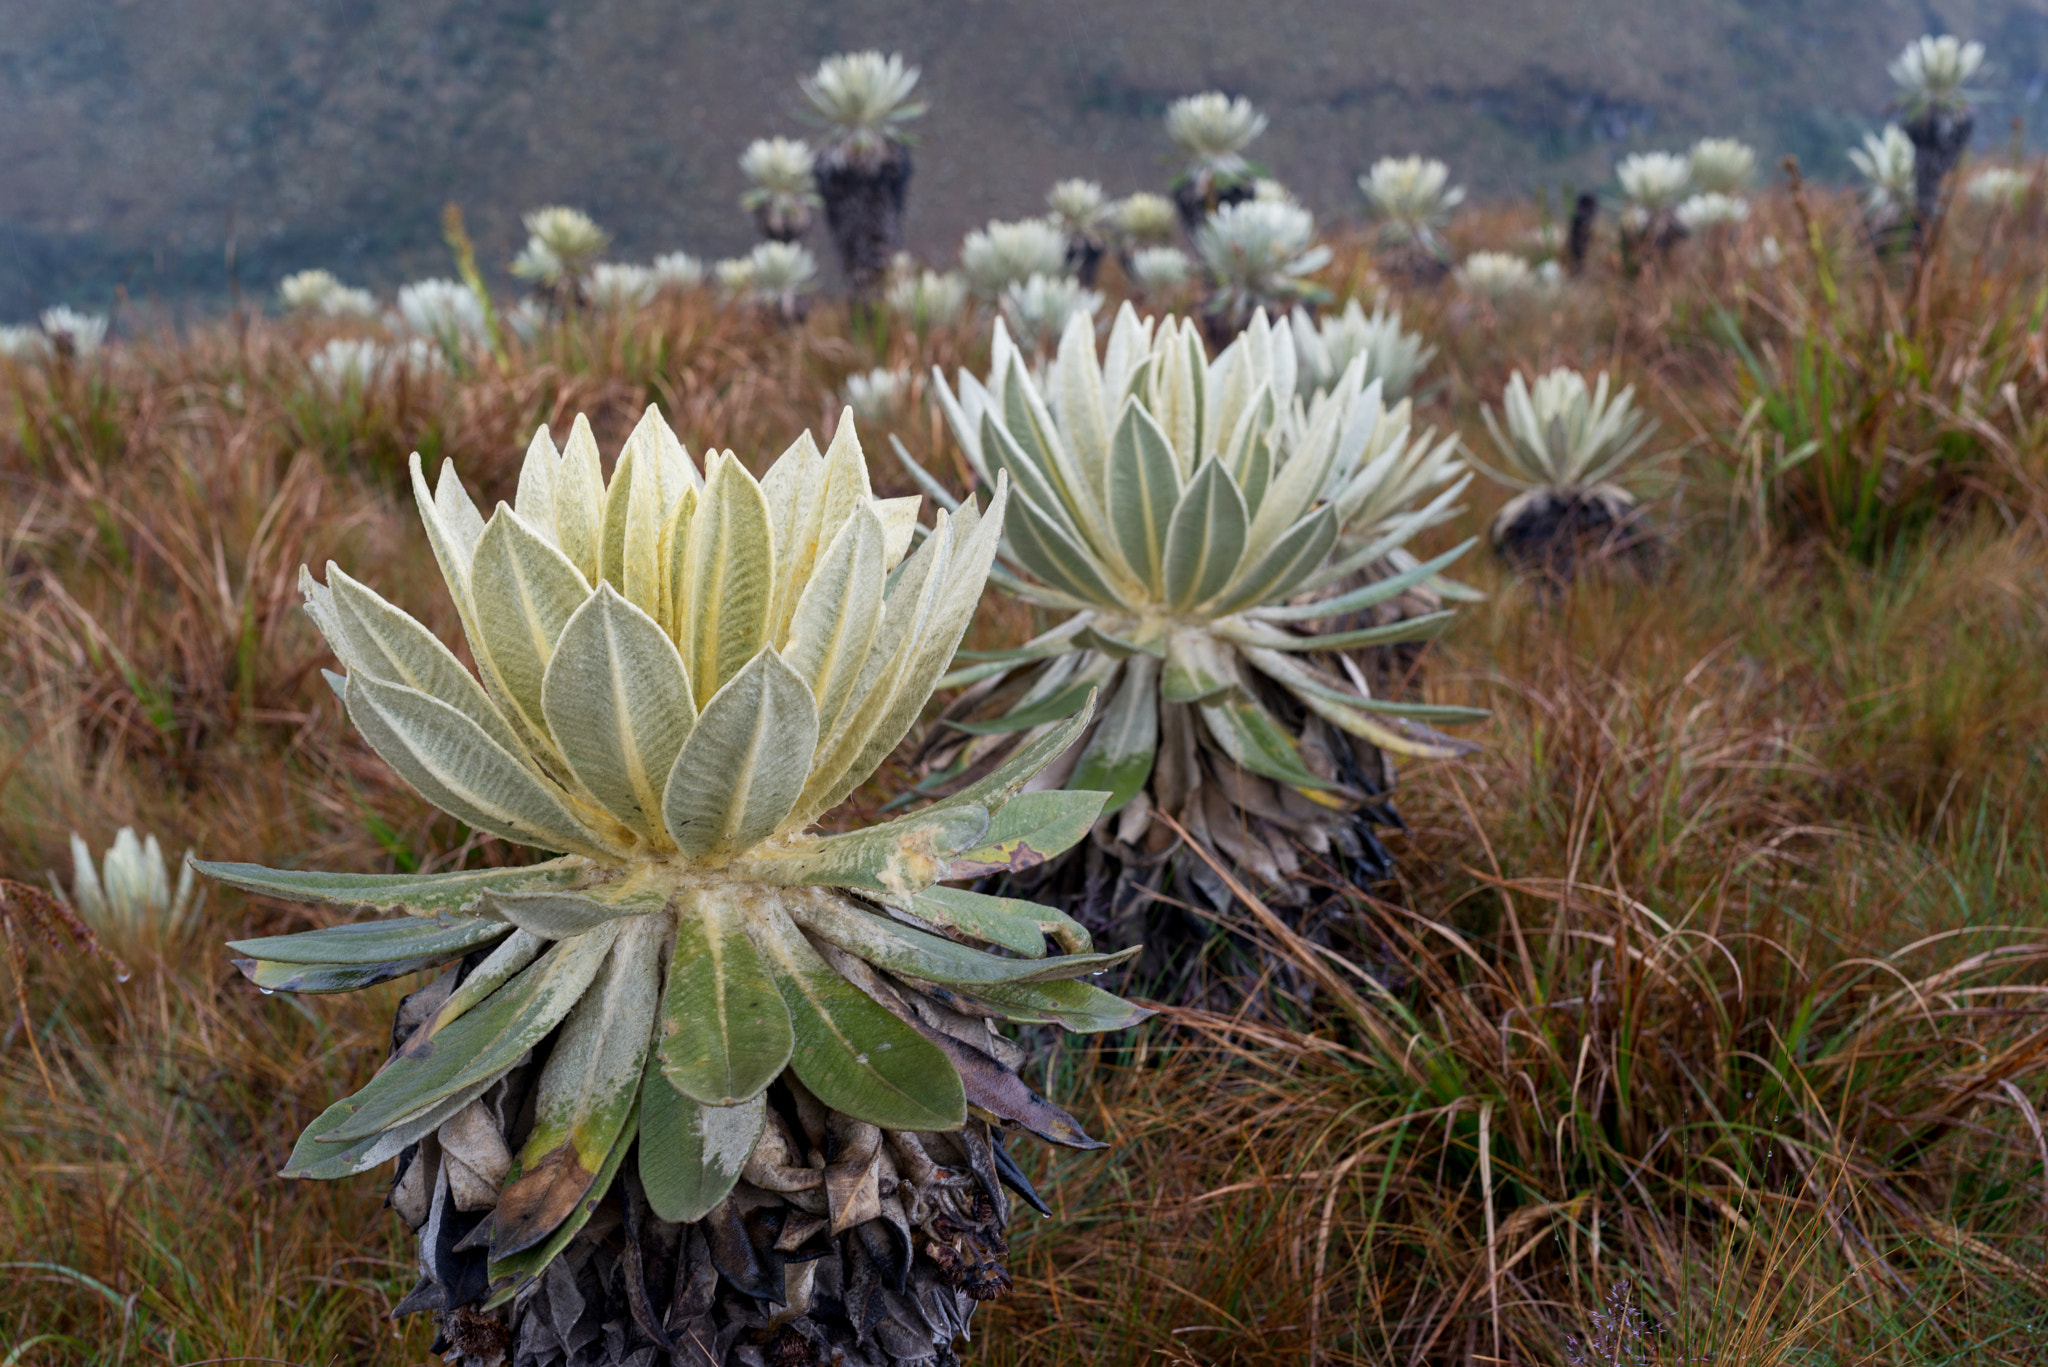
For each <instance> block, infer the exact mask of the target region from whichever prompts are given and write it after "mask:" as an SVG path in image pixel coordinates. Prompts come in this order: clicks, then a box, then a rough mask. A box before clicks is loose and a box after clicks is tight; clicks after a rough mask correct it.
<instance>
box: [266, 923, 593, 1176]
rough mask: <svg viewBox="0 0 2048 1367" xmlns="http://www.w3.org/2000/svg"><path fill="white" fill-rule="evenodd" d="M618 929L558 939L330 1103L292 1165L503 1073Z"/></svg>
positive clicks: (566, 1002)
mask: <svg viewBox="0 0 2048 1367" xmlns="http://www.w3.org/2000/svg"><path fill="white" fill-rule="evenodd" d="M617 935H618V929H617V926H616V923H614V924H613V925H607V926H600V927H598V928H597V929H596V930H593V931H591V932H589V933H588V934H586V935H582V936H579V937H578V938H576V939H574V940H564V941H561V942H560V943H558V944H557V945H556V946H555V947H554V948H553V949H551V950H549V951H548V952H547V953H546V954H544V955H543V956H541V958H540V959H539V960H538V961H536V962H535V963H534V964H533V965H532V966H531V967H530V968H528V969H526V970H525V971H524V972H522V973H520V974H519V975H518V976H517V977H515V978H513V979H512V980H511V981H510V982H508V983H506V984H505V986H504V987H502V988H500V989H499V990H498V991H497V992H495V993H493V994H492V996H491V997H490V999H489V1000H488V1001H486V1002H484V1003H483V1004H481V1005H479V1006H477V1007H475V1008H473V1009H471V1010H470V1011H469V1012H467V1013H466V1014H464V1015H463V1016H462V1017H461V1018H460V1019H458V1020H457V1021H455V1022H454V1023H453V1024H451V1025H449V1026H448V1027H447V1028H446V1029H443V1030H440V1031H437V1032H436V1033H435V1034H434V1035H433V1036H432V1038H431V1044H432V1047H431V1048H429V1049H426V1050H424V1051H422V1052H419V1053H416V1054H415V1053H407V1052H403V1051H401V1053H400V1054H399V1056H398V1057H396V1058H394V1059H392V1060H391V1061H390V1062H389V1063H386V1064H385V1065H384V1067H383V1069H382V1070H381V1071H380V1072H379V1073H378V1074H377V1075H376V1076H375V1077H373V1078H371V1079H370V1080H369V1082H368V1083H367V1084H365V1085H364V1087H363V1089H362V1090H361V1091H359V1092H357V1093H356V1094H355V1095H354V1096H352V1097H350V1098H348V1099H347V1100H346V1101H341V1102H337V1103H336V1104H335V1105H333V1106H330V1107H329V1108H328V1109H327V1110H326V1111H325V1112H324V1113H322V1115H321V1116H320V1119H319V1120H317V1121H315V1122H314V1123H313V1125H312V1127H310V1128H309V1129H308V1130H307V1131H306V1132H305V1134H303V1135H301V1136H300V1137H299V1143H298V1147H297V1148H295V1149H294V1150H293V1151H292V1152H293V1162H294V1164H296V1163H297V1161H298V1157H299V1155H300V1154H301V1153H303V1154H304V1155H305V1156H306V1157H307V1158H308V1159H309V1160H310V1159H313V1158H317V1157H319V1156H320V1151H321V1149H322V1148H323V1147H324V1146H326V1145H328V1144H343V1143H347V1142H348V1141H350V1140H353V1139H361V1138H363V1137H364V1136H365V1135H370V1134H375V1133H377V1132H378V1131H379V1130H382V1129H386V1128H388V1127H390V1126H392V1125H395V1124H399V1123H401V1122H403V1121H405V1120H408V1119H411V1118H412V1117H413V1116H416V1115H418V1114H420V1113H421V1112H423V1111H425V1110H428V1109H429V1108H431V1107H433V1106H435V1105H437V1104H439V1103H440V1102H441V1101H443V1100H445V1099H446V1098H448V1097H450V1096H452V1095H454V1094H455V1093H456V1092H459V1091H461V1090H462V1089H464V1088H466V1087H470V1086H473V1085H475V1084H476V1083H478V1082H481V1081H486V1080H488V1079H491V1078H496V1077H501V1076H503V1075H504V1073H505V1072H506V1070H507V1069H509V1068H511V1067H512V1065H513V1064H515V1063H517V1062H518V1061H519V1057H520V1055H522V1054H524V1053H525V1052H526V1051H527V1050H528V1049H530V1048H532V1047H533V1046H534V1045H535V1044H536V1043H538V1042H539V1041H540V1039H541V1037H542V1036H544V1035H546V1034H547V1032H548V1031H550V1030H552V1029H554V1028H555V1026H556V1025H558V1024H560V1022H561V1020H562V1018H563V1017H564V1016H566V1015H568V1014H569V1011H570V1008H572V1007H574V1006H575V1005H576V1003H577V1001H578V1000H580V999H581V998H582V996H583V993H584V991H585V990H586V989H587V988H588V987H589V986H590V983H591V980H592V979H594V978H595V977H596V976H597V972H598V969H599V968H601V967H602V966H603V964H604V961H605V956H606V955H607V954H608V953H609V952H610V951H611V947H612V941H613V940H614V939H616V938H617ZM330 1117H332V1120H331V1122H330Z"/></svg>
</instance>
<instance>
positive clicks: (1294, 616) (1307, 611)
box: [1246, 536, 1479, 622]
mask: <svg viewBox="0 0 2048 1367" xmlns="http://www.w3.org/2000/svg"><path fill="white" fill-rule="evenodd" d="M1478 543H1479V538H1478V537H1476V536H1475V537H1471V538H1469V539H1467V540H1465V541H1462V542H1460V543H1459V544H1458V545H1456V546H1454V547H1452V548H1451V549H1450V550H1448V551H1446V552H1444V553H1443V554H1442V555H1440V556H1438V557H1437V558H1436V559H1434V560H1431V561H1427V562H1425V563H1423V564H1420V565H1417V566H1416V567H1415V568H1414V569H1412V570H1403V571H1402V572H1401V573H1399V574H1396V575H1393V576H1391V577H1389V578H1386V579H1381V580H1378V581H1377V582H1375V583H1371V584H1367V585H1365V586H1364V587H1362V588H1356V589H1353V590H1351V591H1350V592H1349V593H1340V594H1338V595H1337V596H1336V597H1335V598H1324V599H1320V600H1318V601H1317V602H1313V603H1303V604H1300V605H1299V606H1296V607H1257V608H1248V609H1246V615H1248V616H1250V617H1254V618H1256V619H1257V620H1259V621H1261V622H1308V621H1313V620H1315V619H1316V618H1319V617H1341V616H1343V615H1344V614H1345V613H1350V612H1358V611H1360V610H1361V609H1364V608H1369V607H1373V606H1374V605H1376V604H1379V603H1384V602H1386V601H1387V600H1388V599H1389V598H1396V597H1399V596H1400V595H1401V594H1403V593H1406V592H1407V591H1408V590H1409V589H1412V588H1414V587H1415V586H1416V585H1417V584H1421V583H1424V582H1426V581H1427V580H1429V579H1432V578H1434V577H1435V576H1436V575H1438V574H1440V573H1441V572H1443V571H1444V570H1445V569H1447V568H1448V567H1449V566H1450V564H1451V562H1452V561H1454V560H1456V559H1457V558H1458V557H1459V556H1461V555H1463V554H1464V553H1465V552H1466V551H1469V550H1471V549H1472V547H1473V546H1475V545H1477V544H1478Z"/></svg>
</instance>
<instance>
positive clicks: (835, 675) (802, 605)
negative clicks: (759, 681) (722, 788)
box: [782, 503, 883, 735]
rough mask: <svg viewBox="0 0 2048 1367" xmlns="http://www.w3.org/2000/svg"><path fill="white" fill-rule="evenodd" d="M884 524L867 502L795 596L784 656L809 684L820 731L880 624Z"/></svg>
mask: <svg viewBox="0 0 2048 1367" xmlns="http://www.w3.org/2000/svg"><path fill="white" fill-rule="evenodd" d="M882 540H883V537H882V523H881V520H880V519H879V518H878V517H876V515H875V512H874V509H873V508H871V507H869V506H868V505H867V504H865V503H863V504H860V505H858V506H856V507H855V508H854V510H853V513H852V514H851V515H850V516H849V517H848V518H847V519H846V522H845V524H844V525H842V526H841V527H840V529H839V532H838V535H836V536H834V537H833V538H832V544H831V545H829V546H827V547H826V548H825V554H824V556H823V557H822V558H821V559H820V560H819V561H818V565H817V568H816V569H815V570H814V571H813V572H812V575H811V580H810V582H809V583H808V584H806V585H805V586H804V591H803V595H802V596H801V597H800V598H798V599H797V604H796V612H795V615H794V616H793V617H791V619H790V624H789V638H788V639H789V644H788V645H787V646H786V647H784V649H783V652H782V657H783V658H784V659H785V660H787V661H789V666H790V668H792V669H794V670H795V671H796V672H797V673H798V674H799V675H801V676H802V677H803V680H804V682H805V683H807V684H809V685H810V687H811V696H812V697H814V698H815V699H817V703H818V731H819V733H820V734H821V735H829V734H831V733H832V731H833V728H834V727H835V726H836V725H837V723H838V720H839V714H840V712H841V711H842V710H844V708H845V707H846V705H847V702H848V701H849V698H850V695H851V694H852V692H853V688H854V684H855V683H856V682H857V681H858V680H859V678H860V674H861V669H862V666H864V665H865V664H866V663H867V658H868V648H869V647H870V646H871V645H873V644H874V639H875V632H876V630H877V629H878V628H879V627H880V625H881V622H882V584H883V570H882Z"/></svg>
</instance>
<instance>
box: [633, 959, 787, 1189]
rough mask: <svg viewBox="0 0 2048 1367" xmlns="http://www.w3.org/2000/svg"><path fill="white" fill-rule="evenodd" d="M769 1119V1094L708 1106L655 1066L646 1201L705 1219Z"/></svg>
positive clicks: (643, 1171) (647, 1104) (647, 1119)
mask: <svg viewBox="0 0 2048 1367" xmlns="http://www.w3.org/2000/svg"><path fill="white" fill-rule="evenodd" d="M770 990H771V991H772V990H773V989H772V988H771V989H770ZM767 1123H768V1101H767V1098H766V1097H762V1096H757V1097H754V1098H753V1099H752V1100H750V1101H743V1102H741V1103H740V1104H739V1105H737V1106H706V1105H703V1104H702V1103H700V1102H696V1101H692V1100H691V1099H690V1098H689V1097H686V1096H684V1095H683V1094H682V1093H681V1092H679V1091H677V1090H676V1089H675V1088H674V1087H673V1086H671V1085H670V1084H669V1081H668V1079H667V1078H666V1077H664V1076H662V1073H661V1070H660V1069H659V1068H658V1067H650V1068H649V1069H648V1070H647V1080H646V1081H645V1082H643V1083H642V1084H641V1089H640V1185H641V1187H642V1188H643V1189H644V1190H645V1191H646V1193H647V1204H648V1205H649V1206H650V1207H652V1208H653V1210H654V1213H655V1214H656V1215H658V1216H660V1217H661V1218H662V1219H664V1220H667V1221H669V1222H671V1223H673V1224H689V1223H693V1222H695V1221H697V1220H701V1219H703V1218H704V1216H705V1215H706V1214H707V1213H708V1212H709V1211H710V1210H711V1208H712V1207H713V1206H715V1205H717V1204H718V1203H719V1202H720V1201H723V1200H724V1199H725V1197H726V1193H728V1192H730V1191H731V1190H732V1189H733V1186H734V1185H735V1184H736V1183H737V1182H738V1181H739V1180H740V1172H741V1171H742V1170H743V1169H744V1168H745V1167H746V1165H747V1158H748V1156H749V1155H750V1154H752V1153H753V1151H754V1145H755V1144H757V1143H759V1142H760V1139H761V1131H762V1130H763V1129H764V1128H766V1126H767Z"/></svg>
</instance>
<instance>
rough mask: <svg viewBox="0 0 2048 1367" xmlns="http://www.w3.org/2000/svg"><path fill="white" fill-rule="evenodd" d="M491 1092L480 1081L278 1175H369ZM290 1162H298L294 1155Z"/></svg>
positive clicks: (318, 1178) (321, 1178) (323, 1178)
mask: <svg viewBox="0 0 2048 1367" xmlns="http://www.w3.org/2000/svg"><path fill="white" fill-rule="evenodd" d="M490 1089H491V1084H490V1083H489V1082H480V1083H478V1084H476V1085H475V1086H474V1087H471V1088H468V1089H467V1090H464V1091H460V1092H457V1093H456V1094H455V1095H453V1096H451V1097H449V1098H448V1099H447V1100H446V1101H444V1102H442V1103H441V1104H440V1105H439V1106H436V1107H434V1108H433V1109H432V1110H429V1111H427V1112H426V1113H425V1114H423V1115H421V1116H419V1117H417V1118H416V1119H413V1120H408V1121H406V1122H405V1123H404V1124H402V1125H394V1126H392V1127H391V1128H390V1129H388V1130H382V1131H379V1132H378V1133H376V1134H373V1135H370V1136H368V1137H366V1138H363V1139H358V1140H356V1141H355V1142H354V1143H352V1144H341V1145H328V1146H327V1147H326V1148H325V1149H324V1150H322V1153H321V1156H320V1158H319V1159H318V1161H316V1162H310V1163H308V1164H306V1165H305V1166H304V1167H296V1166H294V1167H290V1168H287V1169H286V1170H285V1171H284V1172H283V1173H281V1174H280V1175H281V1176H285V1177H305V1178H311V1179H314V1180H316V1181H333V1180H334V1179H335V1178H338V1177H353V1176H355V1175H356V1174H357V1173H359V1172H368V1171H369V1170H370V1169H371V1168H374V1167H379V1166H381V1165H383V1164H385V1163H389V1162H390V1161H391V1160H392V1159H394V1158H396V1157H398V1155H399V1154H400V1153H402V1152H404V1151H405V1150H406V1149H408V1148H410V1147H411V1146H412V1145H414V1144H417V1143H418V1142H419V1141H420V1140H421V1139H423V1138H425V1137H426V1136H427V1135H430V1134H432V1133H433V1132H434V1131H435V1130H438V1129H440V1128H441V1125H442V1122H444V1121H446V1120H447V1119H448V1118H449V1117H451V1116H453V1115H454V1114H455V1113H456V1112H458V1111H460V1110H461V1109H462V1108H463V1107H465V1106H467V1105H468V1104H469V1103H470V1102H472V1101H474V1100H476V1099H477V1098H478V1097H480V1096H482V1095H483V1094H484V1093H485V1092H487V1091H489V1090H490ZM315 1123H316V1124H317V1123H318V1122H317V1121H316V1122H315ZM293 1161H294V1163H296V1162H297V1157H296V1155H294V1158H293Z"/></svg>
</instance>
